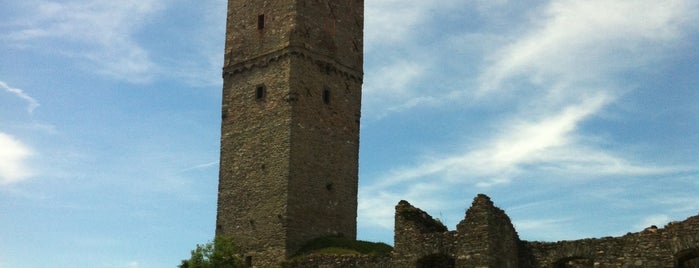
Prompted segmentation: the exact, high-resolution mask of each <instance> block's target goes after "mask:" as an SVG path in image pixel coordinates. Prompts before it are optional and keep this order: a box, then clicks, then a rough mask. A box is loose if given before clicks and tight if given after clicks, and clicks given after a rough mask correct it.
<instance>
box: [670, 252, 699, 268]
mask: <svg viewBox="0 0 699 268" xmlns="http://www.w3.org/2000/svg"><path fill="white" fill-rule="evenodd" d="M675 267H676V268H699V248H695V249H688V250H683V251H680V252H679V253H678V254H677V255H676V257H675Z"/></svg>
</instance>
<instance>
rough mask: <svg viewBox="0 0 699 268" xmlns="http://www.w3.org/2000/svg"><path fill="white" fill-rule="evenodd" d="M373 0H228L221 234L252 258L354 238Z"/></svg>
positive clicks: (255, 262)
mask: <svg viewBox="0 0 699 268" xmlns="http://www.w3.org/2000/svg"><path fill="white" fill-rule="evenodd" d="M363 8H364V3H363V1H361V0H348V1H318V0H259V1H258V0H255V1H229V3H228V21H227V34H226V46H225V60H224V67H223V79H224V82H223V105H222V123H221V160H220V174H219V192H218V211H217V220H216V224H217V226H216V232H217V234H219V235H227V236H231V237H232V238H233V239H234V240H235V241H236V244H237V245H238V248H239V253H240V254H241V256H242V257H243V259H244V262H245V263H246V264H247V265H249V266H255V267H273V266H277V265H278V264H279V263H280V262H281V261H282V260H284V259H286V258H287V257H289V256H290V255H292V254H293V253H295V251H296V250H297V249H298V248H299V247H300V246H302V245H303V244H304V243H305V242H307V241H309V240H311V239H314V238H317V237H321V236H327V235H341V236H345V237H347V238H350V239H354V238H355V237H356V218H357V184H358V177H357V176H358V175H357V172H358V155H359V118H360V107H361V86H362V79H363V73H362V72H363V71H362V65H363V60H362V53H363V51H362V48H363V40H362V31H363V21H364V18H363V14H364V10H363Z"/></svg>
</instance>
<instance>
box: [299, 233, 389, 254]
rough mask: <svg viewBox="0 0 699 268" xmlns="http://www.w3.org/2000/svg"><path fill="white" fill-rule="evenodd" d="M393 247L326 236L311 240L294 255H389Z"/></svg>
mask: <svg viewBox="0 0 699 268" xmlns="http://www.w3.org/2000/svg"><path fill="white" fill-rule="evenodd" d="M392 250H393V247H391V246H389V245H388V244H386V243H380V242H368V241H361V240H353V239H347V238H344V237H339V236H326V237H321V238H317V239H314V240H311V241H310V242H308V243H307V244H306V245H304V246H303V247H301V249H300V250H299V251H298V252H297V253H296V254H295V256H304V255H310V254H330V255H360V254H361V255H372V256H377V255H389V254H391V251H392Z"/></svg>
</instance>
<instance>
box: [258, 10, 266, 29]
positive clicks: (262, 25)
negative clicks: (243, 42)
mask: <svg viewBox="0 0 699 268" xmlns="http://www.w3.org/2000/svg"><path fill="white" fill-rule="evenodd" d="M264 28H265V14H260V15H257V29H258V30H262V29H264Z"/></svg>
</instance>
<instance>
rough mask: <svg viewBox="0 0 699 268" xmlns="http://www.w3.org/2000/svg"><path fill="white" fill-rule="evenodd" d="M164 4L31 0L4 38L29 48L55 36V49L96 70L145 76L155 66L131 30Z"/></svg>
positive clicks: (138, 79)
mask: <svg viewBox="0 0 699 268" xmlns="http://www.w3.org/2000/svg"><path fill="white" fill-rule="evenodd" d="M160 7H161V1H160V0H138V1H136V0H127V1H79V0H73V1H62V2H55V1H40V0H37V1H31V4H26V5H24V6H22V8H19V10H18V11H17V12H18V14H17V16H16V17H15V18H16V21H14V22H13V24H14V25H16V27H15V28H16V29H15V30H13V31H10V32H8V33H6V34H2V35H0V40H3V41H5V42H12V43H15V44H21V45H22V46H24V47H29V48H32V46H33V45H34V44H43V43H44V42H46V41H51V42H52V43H53V44H54V45H53V47H52V48H53V49H55V50H56V51H57V52H59V53H62V54H65V55H68V56H70V57H76V58H82V59H85V60H87V61H88V62H90V63H91V64H93V65H95V66H97V68H96V70H95V71H96V72H99V73H102V74H104V75H108V76H112V77H116V78H119V79H125V80H128V81H132V82H142V81H147V80H148V79H150V76H151V75H152V72H153V69H154V68H155V66H154V64H153V62H152V61H151V59H150V58H149V53H148V52H147V51H146V50H145V49H144V48H143V47H141V46H140V45H139V44H138V42H137V41H135V40H134V36H133V34H134V33H135V32H136V31H137V30H138V29H139V27H141V26H142V24H143V23H144V21H146V20H147V16H148V15H150V14H152V13H153V12H155V11H157V10H158V9H159V8H160Z"/></svg>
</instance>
